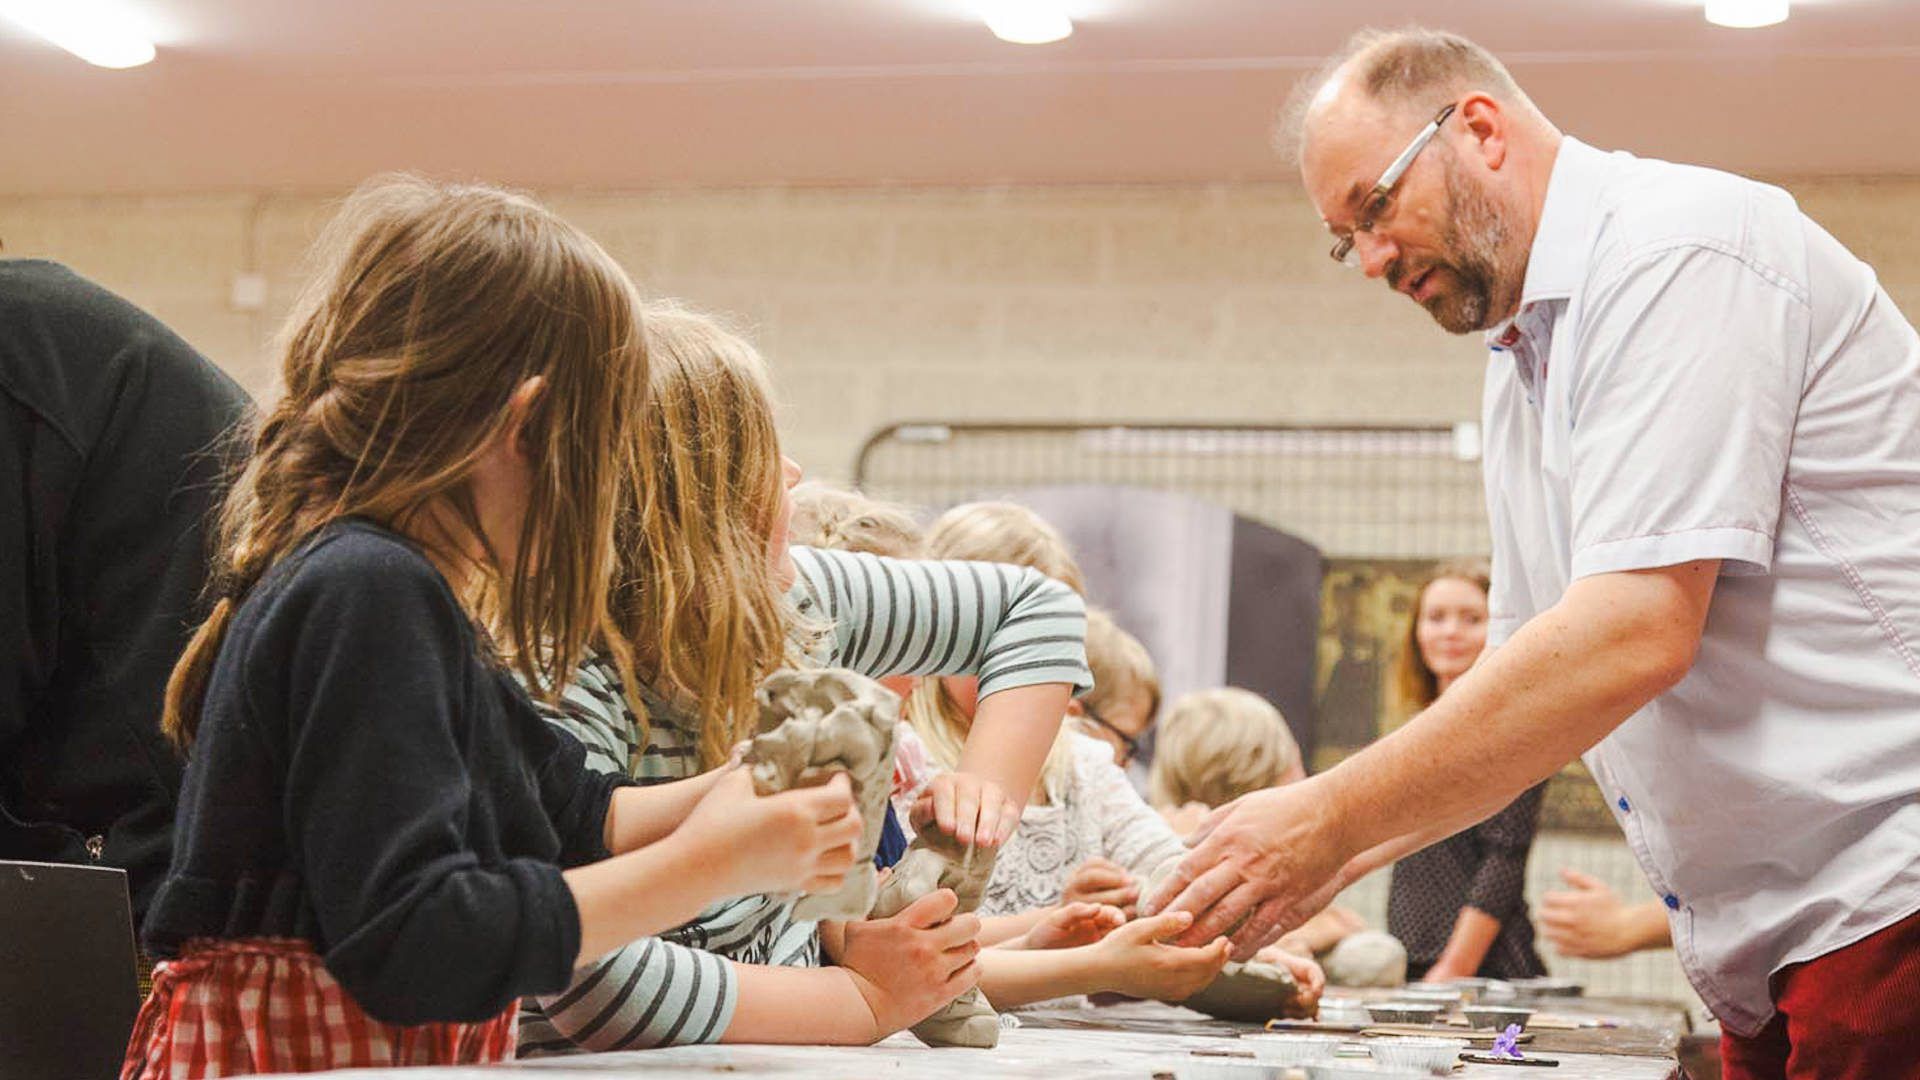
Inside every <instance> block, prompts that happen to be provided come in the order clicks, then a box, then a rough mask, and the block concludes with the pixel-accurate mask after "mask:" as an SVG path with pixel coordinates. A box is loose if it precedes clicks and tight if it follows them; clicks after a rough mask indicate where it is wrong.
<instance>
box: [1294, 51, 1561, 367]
mask: <svg viewBox="0 0 1920 1080" xmlns="http://www.w3.org/2000/svg"><path fill="white" fill-rule="evenodd" d="M1443 110H1444V112H1443ZM1285 121H1286V122H1285V123H1284V124H1283V127H1282V137H1283V139H1284V140H1285V142H1286V143H1287V144H1288V148H1289V149H1291V150H1293V151H1294V152H1295V153H1296V154H1297V156H1298V160H1299V165H1300V178H1301V180H1302V182H1303V183H1304V184H1305V186H1306V190H1307V196H1308V198H1309V199H1311V200H1312V202H1313V204H1314V207H1315V209H1316V210H1318V211H1319V213H1320V217H1321V219H1322V220H1323V221H1325V222H1326V224H1327V227H1328V229H1329V230H1330V231H1331V232H1332V233H1333V234H1334V235H1335V236H1336V237H1339V238H1340V239H1341V243H1342V249H1343V250H1347V251H1350V252H1351V258H1352V259H1353V260H1354V261H1355V262H1356V263H1357V264H1358V265H1359V266H1360V267H1361V268H1362V269H1363V270H1364V271H1365V272H1366V273H1367V275H1368V276H1370V277H1378V278H1381V279H1383V280H1384V281H1385V282H1386V283H1387V285H1388V286H1389V287H1391V288H1392V289H1394V290H1395V291H1396V292H1400V293H1403V294H1405V295H1406V296H1407V297H1408V298H1409V299H1412V300H1413V301H1414V302H1415V303H1417V304H1419V305H1420V306H1421V307H1423V308H1425V309H1426V310H1427V311H1428V312H1429V313H1430V314H1431V315H1432V316H1433V317H1434V319H1435V321H1437V322H1438V323H1439V324H1440V325H1441V326H1442V327H1444V328H1445V329H1447V330H1449V331H1452V332H1454V333H1466V332H1469V331H1472V330H1480V329H1485V328H1487V327H1488V326H1490V325H1493V324H1494V323H1497V322H1498V321H1499V320H1500V319H1502V318H1505V317H1506V316H1507V315H1508V314H1510V313H1511V311H1512V310H1513V309H1514V307H1515V306H1517V303H1518V298H1519V294H1520V290H1521V286H1522V279H1523V278H1524V275H1525V269H1526V262H1527V251H1528V247H1529V246H1530V244H1531V243H1532V237H1533V234H1534V231H1535V228H1536V227H1537V224H1538V218H1539V209H1540V205H1541V203H1542V201H1543V199H1544V197H1545V191H1546V183H1547V180H1548V178H1549V176H1550V175H1551V173H1552V167H1553V159H1554V157H1555V155H1556V154H1557V152H1558V150H1559V141H1560V134H1559V132H1558V131H1556V130H1554V128H1553V125H1552V124H1550V123H1549V122H1548V121H1547V119H1546V117H1545V116H1543V115H1542V114H1541V113H1540V110H1539V109H1538V108H1536V107H1535V106H1534V104H1533V102H1532V101H1531V100H1529V99H1528V97H1527V95H1526V94H1525V93H1524V92H1523V91H1522V90H1521V89H1520V87H1519V86H1518V85H1516V84H1515V83H1514V81H1513V76H1511V75H1509V74H1508V73H1507V69H1506V67H1505V65H1503V64H1501V63H1500V61H1499V60H1498V59H1496V58H1495V57H1494V56H1493V54H1492V53H1489V52H1487V51H1486V50H1485V49H1483V48H1481V47H1480V46H1478V45H1475V44H1474V43H1473V42H1471V41H1468V40H1467V39H1465V38H1463V37H1460V36H1459V35H1457V34H1449V33H1444V32H1441V31H1435V30H1423V29H1418V28H1414V29H1406V30H1395V31H1389V32H1379V31H1365V32H1362V33H1360V34H1357V35H1355V36H1354V38H1353V39H1352V40H1351V41H1350V42H1349V43H1348V45H1347V47H1346V48H1345V49H1343V50H1342V51H1341V52H1340V53H1338V54H1336V55H1335V56H1333V57H1332V58H1330V59H1329V60H1328V61H1327V63H1326V64H1325V65H1324V66H1323V67H1322V68H1321V70H1320V72H1319V73H1318V74H1317V75H1315V76H1314V77H1313V78H1311V79H1309V80H1307V81H1306V82H1305V83H1303V84H1302V85H1301V86H1300V87H1299V88H1297V89H1296V91H1295V93H1294V97H1293V100H1292V101H1291V103H1290V104H1289V107H1288V110H1287V113H1286V117H1285ZM1403 157H1404V163H1403V165H1404V167H1403V168H1400V169H1395V170H1394V171H1393V172H1392V173H1391V175H1390V174H1389V167H1390V166H1393V165H1394V164H1395V163H1396V162H1397V161H1401V159H1402V158H1403ZM1389 179H1391V180H1392V182H1391V183H1386V182H1384V181H1387V180H1389Z"/></svg>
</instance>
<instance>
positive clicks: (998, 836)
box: [908, 772, 1023, 847]
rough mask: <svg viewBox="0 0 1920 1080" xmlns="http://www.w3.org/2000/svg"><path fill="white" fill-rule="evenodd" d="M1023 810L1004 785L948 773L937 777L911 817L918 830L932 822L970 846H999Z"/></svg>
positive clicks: (916, 801) (1010, 832) (915, 806)
mask: <svg viewBox="0 0 1920 1080" xmlns="http://www.w3.org/2000/svg"><path fill="white" fill-rule="evenodd" d="M1022 809H1023V807H1022V806H1021V805H1020V804H1019V803H1017V802H1014V801H1013V800H1012V799H1011V798H1009V797H1008V796H1007V793H1006V792H1004V791H1002V790H1000V785H998V784H996V783H994V782H993V781H991V780H987V779H983V778H981V777H978V776H974V775H972V774H971V773H963V772H946V773H941V774H940V775H939V776H936V777H934V778H933V782H932V783H929V784H928V785H927V787H926V790H924V791H922V792H921V793H920V797H919V798H918V799H916V800H914V804H913V813H912V814H910V815H908V817H909V819H910V820H911V821H912V823H913V827H914V829H915V830H916V831H924V830H925V829H926V827H927V823H928V822H932V823H934V824H936V825H938V826H939V827H940V831H941V832H943V833H946V834H947V835H949V836H951V837H953V838H954V839H955V840H957V841H959V842H960V843H961V844H963V845H966V846H970V847H998V846H1000V845H1001V844H1004V843H1006V842H1007V838H1008V837H1010V836H1012V835H1013V830H1014V828H1015V827H1016V826H1018V825H1019V824H1020V811H1021V810H1022Z"/></svg>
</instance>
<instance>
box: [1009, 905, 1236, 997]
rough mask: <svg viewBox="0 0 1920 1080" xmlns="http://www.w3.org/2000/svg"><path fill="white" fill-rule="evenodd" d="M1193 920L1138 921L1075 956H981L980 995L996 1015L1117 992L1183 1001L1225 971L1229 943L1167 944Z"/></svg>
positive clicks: (1022, 952)
mask: <svg viewBox="0 0 1920 1080" xmlns="http://www.w3.org/2000/svg"><path fill="white" fill-rule="evenodd" d="M1191 924H1192V918H1191V916H1190V915H1188V914H1187V913H1185V912H1172V913H1169V914H1167V915H1156V916H1153V917H1152V918H1147V919H1137V920H1135V921H1134V922H1131V923H1128V924H1127V925H1125V926H1122V927H1121V928H1120V929H1118V930H1115V931H1113V932H1112V933H1110V934H1108V935H1107V936H1106V937H1105V938H1103V939H1102V940H1100V941H1099V942H1097V943H1095V944H1093V945H1082V946H1080V947H1079V948H1074V949H1048V950H1026V949H988V950H987V951H985V952H983V953H981V954H980V989H981V991H982V992H984V993H985V994H986V995H987V1000H988V1001H990V1002H992V1003H993V1007H994V1008H996V1009H1011V1008H1015V1007H1017V1006H1020V1005H1030V1004H1032V1003H1034V1002H1036V1001H1047V1000H1050V999H1052V998H1058V997H1067V996H1070V995H1073V994H1097V993H1103V992H1109V991H1111V992H1116V993H1122V994H1126V995H1128V996H1130V997H1137V998H1148V999H1154V1000H1158V1001H1183V1000H1185V999H1186V998H1188V997H1191V996H1192V995H1193V994H1195V993H1197V992H1198V991H1199V990H1200V989H1201V988H1202V987H1204V986H1206V985H1207V984H1208V983H1210V982H1212V981H1213V980H1214V978H1215V977H1216V976H1218V975H1219V974H1220V969H1221V968H1222V967H1223V966H1225V965H1226V962H1227V953H1228V949H1229V948H1230V947H1231V946H1230V945H1229V944H1228V943H1227V940H1226V939H1225V938H1221V939H1219V940H1217V941H1214V942H1212V943H1211V944H1208V945H1202V946H1200V947H1198V948H1192V949H1182V948H1179V947H1176V946H1173V945H1167V944H1165V943H1164V942H1165V940H1166V939H1167V938H1170V937H1173V936H1174V935H1176V934H1178V933H1180V932H1181V931H1183V930H1185V929H1186V928H1187V927H1188V926H1189V925H1191Z"/></svg>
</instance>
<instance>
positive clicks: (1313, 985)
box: [1253, 945, 1327, 1016]
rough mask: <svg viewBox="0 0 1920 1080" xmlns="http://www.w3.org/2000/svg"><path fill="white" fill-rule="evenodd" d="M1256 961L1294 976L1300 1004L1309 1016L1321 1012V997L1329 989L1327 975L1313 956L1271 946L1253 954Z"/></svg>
mask: <svg viewBox="0 0 1920 1080" xmlns="http://www.w3.org/2000/svg"><path fill="white" fill-rule="evenodd" d="M1253 958H1254V959H1255V960H1259V961H1261V962H1263V963H1268V964H1272V965H1274V966H1275V967H1281V968H1285V969H1286V970H1287V971H1288V972H1290V973H1291V974H1292V975H1293V981H1294V982H1295V983H1298V984H1299V986H1300V1003H1301V1004H1302V1005H1303V1006H1305V1007H1306V1010H1307V1015H1308V1016H1312V1015H1313V1014H1315V1013H1317V1012H1319V1011H1320V995H1321V993H1323V992H1324V991H1325V990H1326V989H1327V973H1326V972H1325V971H1323V970H1321V968H1320V964H1319V963H1318V962H1317V961H1315V960H1314V959H1313V957H1311V956H1302V955H1300V954H1299V953H1296V952H1292V951H1290V950H1288V949H1285V948H1282V947H1281V946H1279V945H1269V946H1267V947H1266V948H1264V949H1261V950H1260V951H1259V952H1257V953H1255V954H1253Z"/></svg>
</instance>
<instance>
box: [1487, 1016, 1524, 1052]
mask: <svg viewBox="0 0 1920 1080" xmlns="http://www.w3.org/2000/svg"><path fill="white" fill-rule="evenodd" d="M1491 1056H1493V1057H1503V1058H1512V1059H1513V1060H1515V1061H1519V1060H1520V1025H1519V1024H1508V1025H1507V1030H1505V1031H1503V1032H1501V1033H1500V1034H1498V1035H1495V1036H1494V1037H1493V1054H1492V1055H1491Z"/></svg>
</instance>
